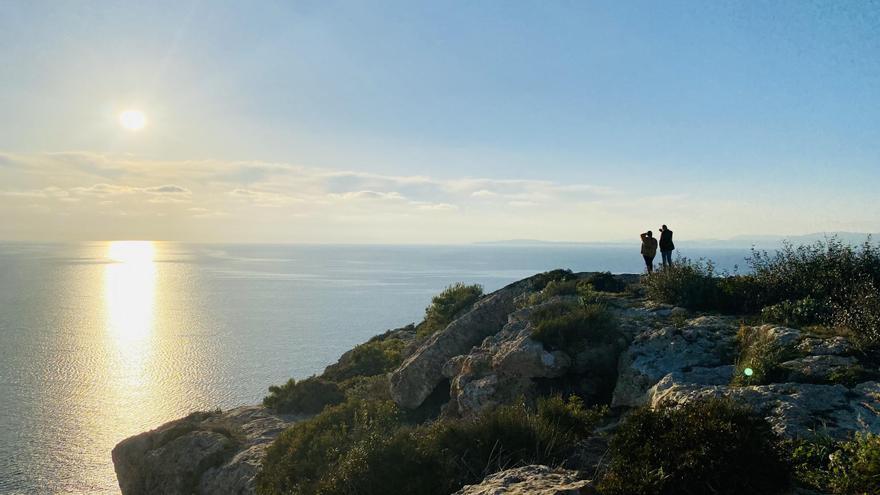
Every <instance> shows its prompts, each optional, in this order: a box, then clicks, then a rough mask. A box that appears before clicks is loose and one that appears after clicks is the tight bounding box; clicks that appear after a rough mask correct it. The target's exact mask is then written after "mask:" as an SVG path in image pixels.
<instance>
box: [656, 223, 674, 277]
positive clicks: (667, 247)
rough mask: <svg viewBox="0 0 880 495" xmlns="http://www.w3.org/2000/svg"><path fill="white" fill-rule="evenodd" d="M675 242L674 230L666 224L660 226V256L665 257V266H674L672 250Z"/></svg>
mask: <svg viewBox="0 0 880 495" xmlns="http://www.w3.org/2000/svg"><path fill="white" fill-rule="evenodd" d="M673 249H675V244H673V243H672V231H671V230H669V229H668V228H667V227H666V226H665V225H664V226H662V227H660V257H661V258H662V259H663V267H664V268H666V267H669V266H672V250H673Z"/></svg>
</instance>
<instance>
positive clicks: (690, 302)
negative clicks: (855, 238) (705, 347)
mask: <svg viewBox="0 0 880 495" xmlns="http://www.w3.org/2000/svg"><path fill="white" fill-rule="evenodd" d="M749 265H750V268H751V271H752V273H750V274H748V275H728V274H718V273H717V272H716V270H715V268H714V266H713V265H712V263H711V262H709V261H702V260H698V261H692V260H688V259H680V260H679V261H678V262H677V263H676V264H675V265H674V266H672V267H671V268H664V269H662V270H660V271H658V272H657V273H655V274H653V275H651V276H648V277H645V279H644V281H643V283H644V285H645V289H646V292H647V295H648V297H650V298H651V299H654V300H656V301H660V302H664V303H669V304H676V305H679V306H684V307H687V308H692V309H701V310H714V311H721V312H727V313H746V314H760V315H761V317H762V319H764V320H765V321H771V322H774V323H781V324H786V325H795V326H807V325H812V324H824V325H828V326H830V327H832V328H836V329H837V330H838V332H846V333H848V334H849V335H851V336H852V337H853V340H854V342H855V343H856V344H857V345H858V346H859V347H860V348H861V349H862V350H871V349H875V348H877V347H880V292H878V287H880V247H878V246H877V245H875V244H872V243H871V242H870V239H869V241H868V242H866V243H865V244H863V245H861V246H858V247H854V246H850V245H847V244H844V243H842V242H840V241H839V240H837V239H835V238H832V239H829V240H827V241H819V242H816V243H814V244H810V245H804V246H799V247H796V248H795V247H793V246H791V245H785V246H784V247H783V248H782V249H781V250H779V251H777V252H776V253H775V254H772V255H771V254H768V253H767V252H761V251H755V250H753V251H752V256H751V258H750V259H749Z"/></svg>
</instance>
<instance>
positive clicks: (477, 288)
mask: <svg viewBox="0 0 880 495" xmlns="http://www.w3.org/2000/svg"><path fill="white" fill-rule="evenodd" d="M482 296H483V287H482V286H481V285H476V284H475V285H465V284H463V283H461V282H456V283H454V284H452V285H450V286H449V287H447V288H445V289H443V292H441V293H439V294H437V295H436V296H434V298H433V299H431V305H430V306H428V307H427V308H426V309H425V321H424V322H422V324H421V325H419V327H418V336H419V337H421V338H424V337H427V336H429V335H431V334H433V333H435V332H438V331H440V330H443V329H444V328H446V325H448V324H450V323H451V322H452V320H454V319H455V318H456V317H458V316H460V314H461V313H463V312H464V311H465V310H466V309H469V308H470V307H471V306H473V305H474V303H476V302H477V301H478V300H479V299H480V297H482Z"/></svg>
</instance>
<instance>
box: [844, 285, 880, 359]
mask: <svg viewBox="0 0 880 495" xmlns="http://www.w3.org/2000/svg"><path fill="white" fill-rule="evenodd" d="M878 287H880V284H875V283H874V282H872V281H871V280H861V281H859V282H857V283H856V284H854V286H853V287H852V288H851V289H850V290H849V291H848V295H847V297H846V299H845V302H844V303H842V304H839V305H837V306H836V308H835V311H834V317H833V323H834V325H835V326H836V327H837V328H839V329H841V330H843V331H845V332H847V333H848V334H849V335H851V337H852V340H853V342H854V343H855V344H856V345H857V346H858V347H859V348H861V349H862V350H869V349H874V348H877V347H880V289H878Z"/></svg>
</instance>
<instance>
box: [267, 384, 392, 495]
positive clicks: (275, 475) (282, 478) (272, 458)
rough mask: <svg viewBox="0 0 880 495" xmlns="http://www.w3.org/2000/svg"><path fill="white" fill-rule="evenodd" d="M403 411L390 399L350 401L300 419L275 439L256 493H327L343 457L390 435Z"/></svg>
mask: <svg viewBox="0 0 880 495" xmlns="http://www.w3.org/2000/svg"><path fill="white" fill-rule="evenodd" d="M400 423H401V413H400V410H399V409H398V408H397V406H396V405H395V404H394V403H393V402H391V401H366V400H351V401H346V402H344V403H342V404H339V405H336V406H333V407H329V408H327V409H325V410H324V411H323V412H322V413H320V414H318V415H317V416H315V417H313V418H311V419H309V420H306V421H302V422H300V423H296V424H294V425H293V426H291V427H290V428H288V429H287V430H285V431H284V432H283V433H281V435H279V436H278V438H276V439H275V441H274V442H272V445H270V446H269V449H268V450H267V451H266V456H265V458H264V459H263V464H262V468H261V470H260V473H259V474H258V475H257V479H256V484H257V491H258V493H262V494H276V493H297V494H314V493H325V492H323V491H322V486H323V485H325V484H326V483H327V478H329V477H330V476H332V475H333V473H334V470H335V468H336V466H337V465H338V464H339V460H340V458H341V457H342V456H344V455H346V454H347V453H348V452H351V451H352V450H354V448H355V446H357V445H358V444H359V443H360V442H363V441H365V440H366V439H369V438H371V437H374V436H377V435H378V436H390V435H392V434H393V433H394V432H395V431H397V429H398V428H399V427H400Z"/></svg>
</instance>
